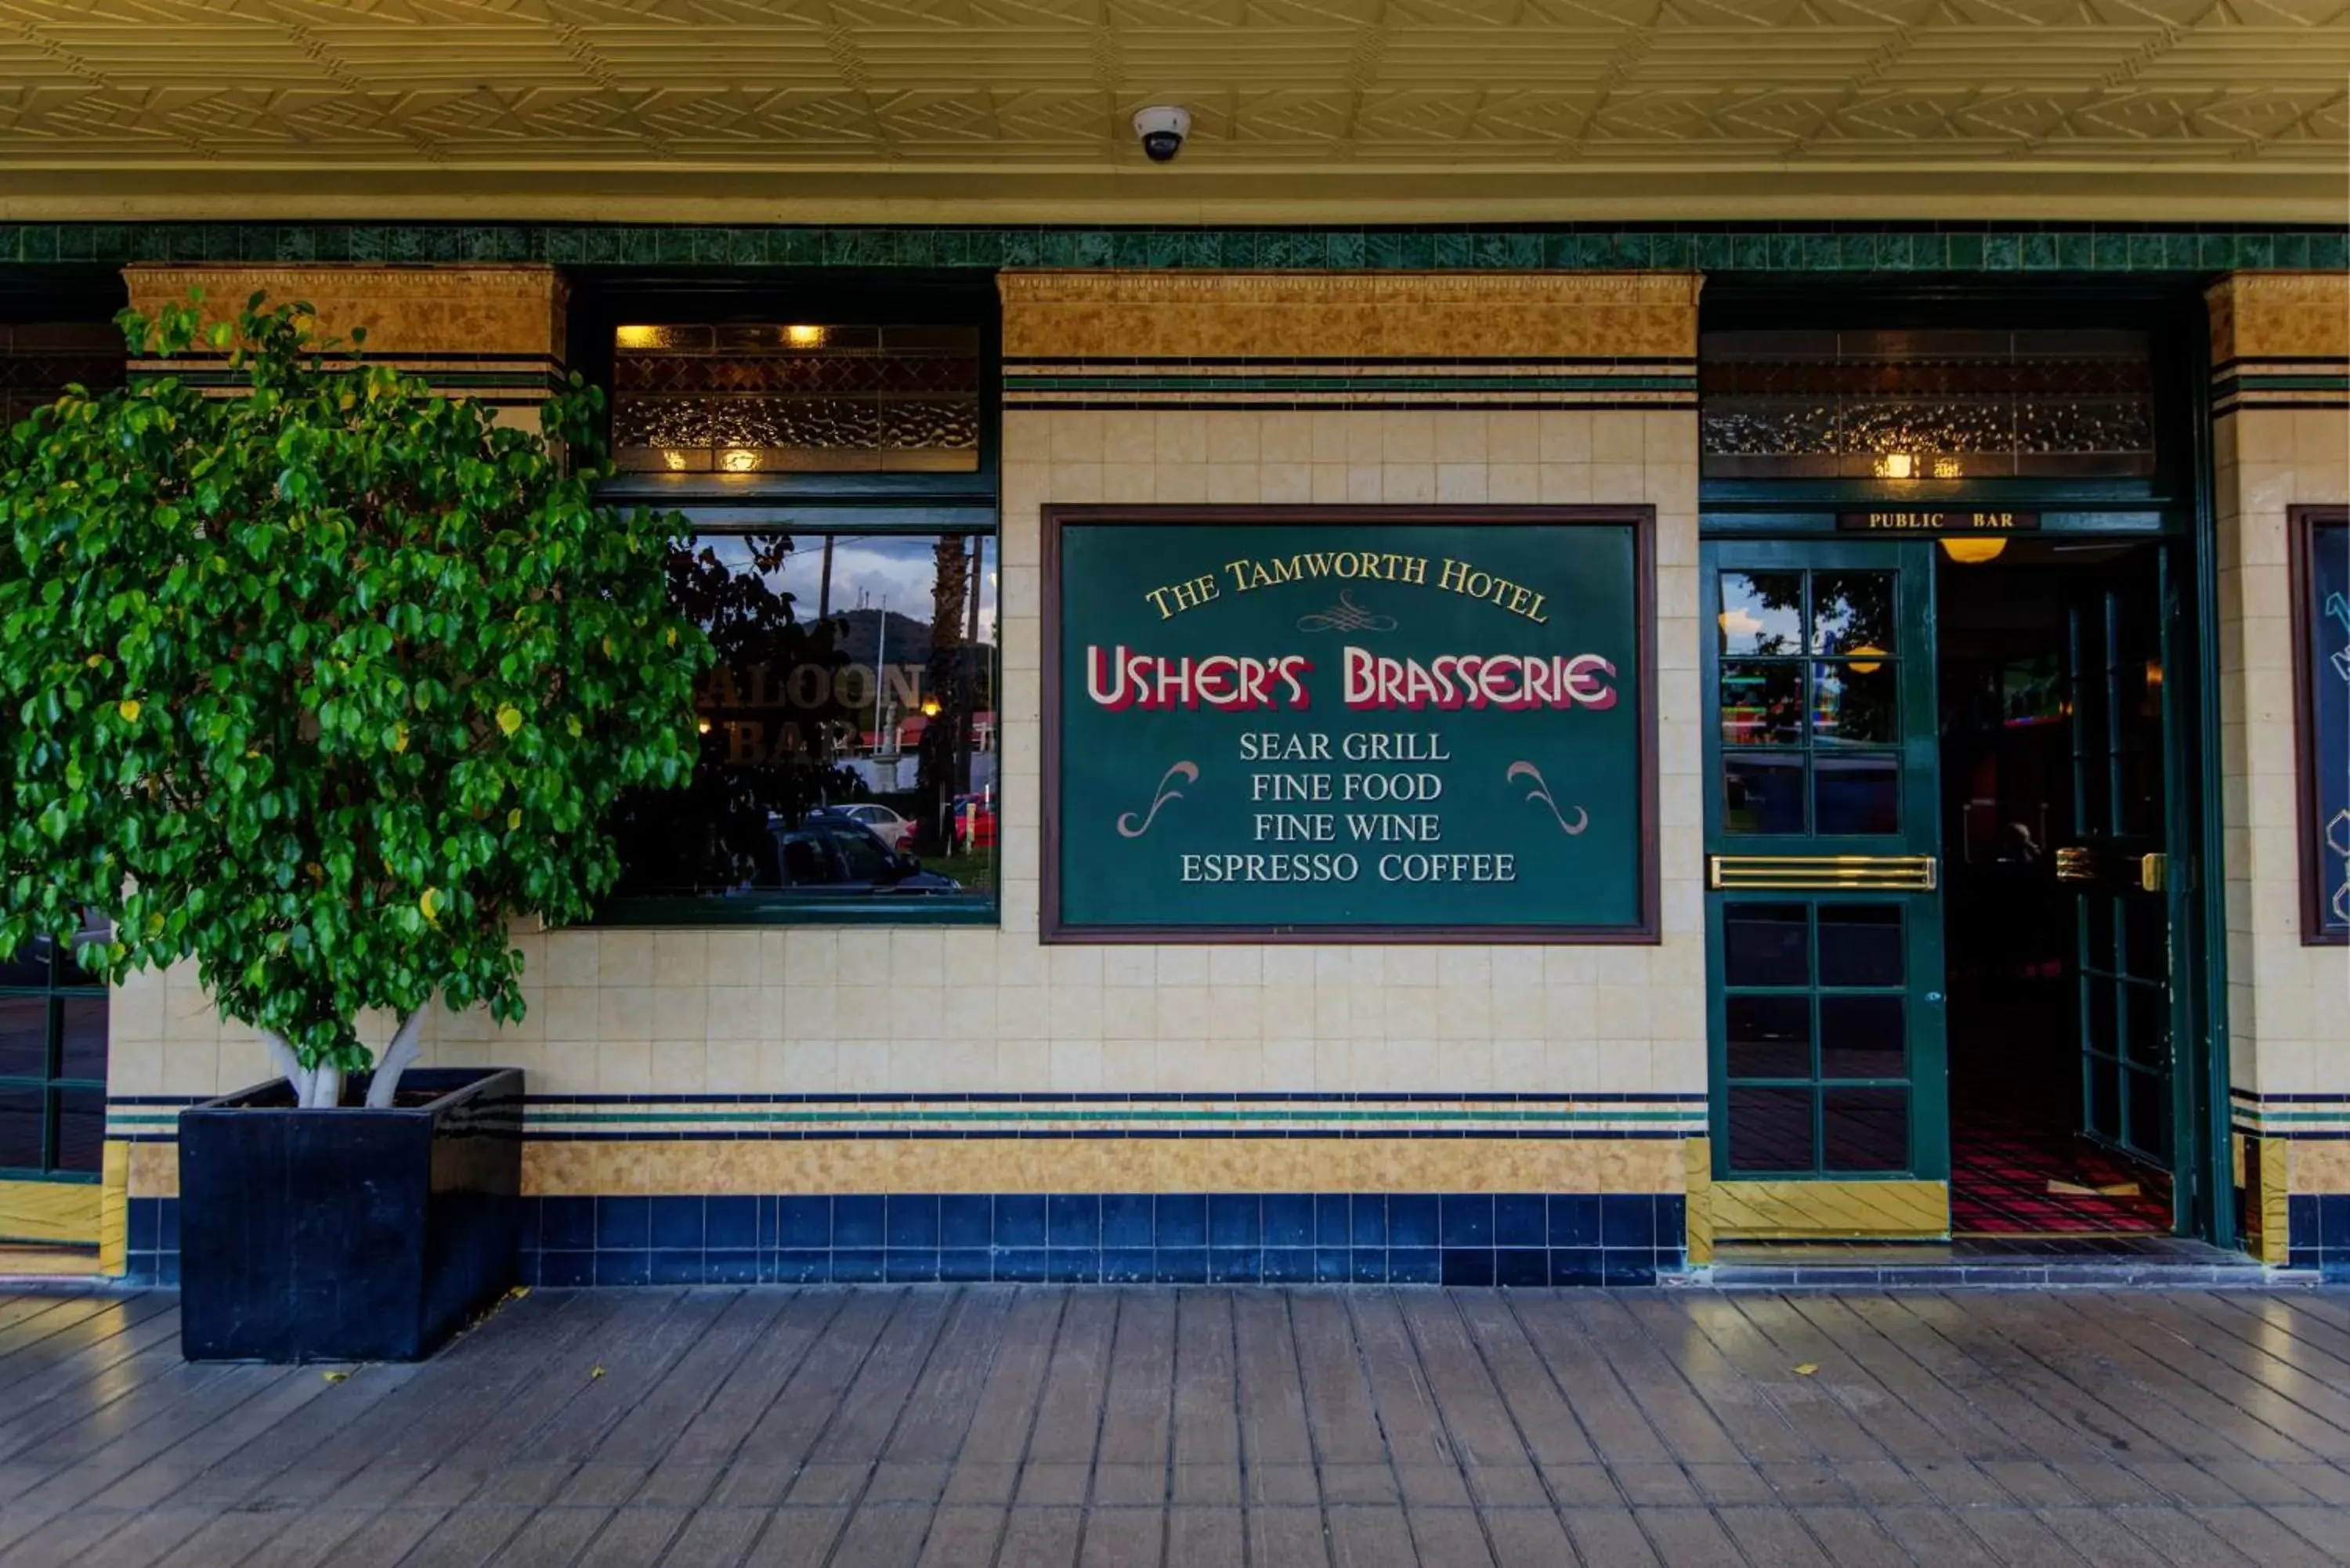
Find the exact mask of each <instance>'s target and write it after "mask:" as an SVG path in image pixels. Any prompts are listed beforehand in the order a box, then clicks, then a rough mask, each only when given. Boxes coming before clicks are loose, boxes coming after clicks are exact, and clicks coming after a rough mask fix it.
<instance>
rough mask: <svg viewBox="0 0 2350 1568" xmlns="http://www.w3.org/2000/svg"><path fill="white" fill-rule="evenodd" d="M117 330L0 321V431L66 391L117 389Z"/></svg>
mask: <svg viewBox="0 0 2350 1568" xmlns="http://www.w3.org/2000/svg"><path fill="white" fill-rule="evenodd" d="M124 352H125V351H124V348H123V342H122V329H121V328H120V327H116V326H114V325H113V324H112V323H110V322H105V321H30V322H20V323H16V324H15V325H10V324H8V323H5V322H0V431H5V430H6V429H7V428H8V427H9V426H11V425H13V424H15V423H16V421H18V420H21V419H25V418H26V417H28V416H29V415H30V414H31V413H32V411H33V410H35V409H37V408H40V407H42V406H43V405H45V404H48V403H54V402H56V401H57V398H58V397H59V395H60V394H62V393H63V392H64V391H65V389H67V388H68V387H69V386H76V385H78V386H80V387H82V388H85V389H88V391H90V392H93V393H96V392H103V391H106V390H108V389H111V388H115V387H119V386H120V385H122V379H123V375H124V363H125V361H124Z"/></svg>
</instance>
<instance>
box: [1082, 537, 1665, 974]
mask: <svg viewBox="0 0 2350 1568" xmlns="http://www.w3.org/2000/svg"><path fill="white" fill-rule="evenodd" d="M1651 534H1652V518H1651V514H1649V512H1648V509H1647V508H1605V507H1476V508H1440V509H1427V508H1404V507H1295V508H1266V507H1219V506H1202V507H1179V506H1157V507H1139V508H1134V507H1054V508H1047V509H1046V513H1045V790H1046V798H1045V846H1044V859H1045V864H1044V888H1043V897H1042V915H1043V931H1044V936H1045V940H1048V941H1184V940H1194V941H1211V940H1251V941H1261V940H1271V941H1281V940H1298V941H1344V940H1357V941H1397V940H1424V941H1441V940H1450V941H1460V940H1484V941H1496V940H1498V941H1510V940H1521V941H1653V940H1656V935H1657V852H1656V805H1655V796H1656V785H1655V751H1656V721H1655V702H1654V691H1653V686H1654V669H1653V667H1654V663H1655V659H1654V653H1653V649H1654V639H1655V628H1654V621H1653V615H1652V607H1651V595H1650V584H1651V580H1652V578H1653V576H1654V568H1653V564H1652V560H1651V542H1650V541H1651Z"/></svg>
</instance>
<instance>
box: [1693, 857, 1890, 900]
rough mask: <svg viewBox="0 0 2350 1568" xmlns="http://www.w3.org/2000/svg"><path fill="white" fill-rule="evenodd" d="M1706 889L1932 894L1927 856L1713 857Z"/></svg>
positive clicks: (1707, 861) (1708, 864) (1707, 860)
mask: <svg viewBox="0 0 2350 1568" xmlns="http://www.w3.org/2000/svg"><path fill="white" fill-rule="evenodd" d="M1706 886H1707V887H1709V888H1717V889H1736V888H1769V889H1774V890H1781V891H1786V892H1807V891H1830V890H1833V889H1835V888H1881V889H1884V890H1886V891H1888V892H1908V893H1930V892H1932V891H1933V890H1934V857H1932V856H1930V855H1712V856H1708V857H1706Z"/></svg>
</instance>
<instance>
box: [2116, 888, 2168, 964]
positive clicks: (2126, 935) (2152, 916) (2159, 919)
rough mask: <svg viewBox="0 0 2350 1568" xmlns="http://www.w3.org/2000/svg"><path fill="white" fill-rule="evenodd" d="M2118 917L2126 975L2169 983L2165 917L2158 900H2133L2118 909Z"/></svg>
mask: <svg viewBox="0 0 2350 1568" xmlns="http://www.w3.org/2000/svg"><path fill="white" fill-rule="evenodd" d="M2117 915H2118V918H2119V919H2120V921H2121V927H2122V948H2123V955H2124V957H2126V959H2127V960H2128V972H2129V973H2130V974H2131V975H2132V976H2134V977H2135V978H2137V979H2138V980H2152V981H2164V982H2166V983H2167V982H2168V981H2169V979H2170V943H2169V941H2168V937H2169V935H2170V919H2169V916H2168V913H2167V912H2166V911H2165V910H2164V909H2163V908H2162V906H2161V904H2160V903H2159V902H2158V901H2157V900H2154V899H2151V898H2145V899H2140V898H2133V899H2130V900H2129V901H2127V902H2126V903H2123V904H2122V905H2121V907H2120V909H2118V910H2117Z"/></svg>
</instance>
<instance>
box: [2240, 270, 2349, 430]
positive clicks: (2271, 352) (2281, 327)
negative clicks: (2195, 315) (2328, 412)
mask: <svg viewBox="0 0 2350 1568" xmlns="http://www.w3.org/2000/svg"><path fill="white" fill-rule="evenodd" d="M2205 299H2206V300H2207V301H2208V303H2209V305H2210V311H2211V366H2212V369H2211V410H2212V412H2213V414H2214V415H2223V414H2233V413H2241V412H2244V411H2246V410H2254V409H2343V408H2350V274H2342V273H2308V272H2285V273H2239V274H2236V275H2233V276H2230V277H2226V278H2222V279H2221V280H2220V282H2218V283H2216V284H2214V285H2212V286H2211V287H2210V289H2209V290H2208V291H2206V294H2205Z"/></svg>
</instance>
